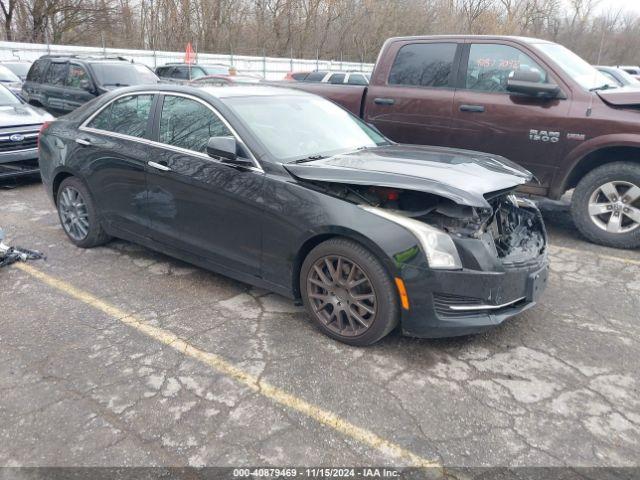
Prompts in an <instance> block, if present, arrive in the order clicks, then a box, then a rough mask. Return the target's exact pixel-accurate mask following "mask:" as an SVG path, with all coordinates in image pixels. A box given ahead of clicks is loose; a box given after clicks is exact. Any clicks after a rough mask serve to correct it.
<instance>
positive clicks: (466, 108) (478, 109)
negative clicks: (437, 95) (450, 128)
mask: <svg viewBox="0 0 640 480" xmlns="http://www.w3.org/2000/svg"><path fill="white" fill-rule="evenodd" d="M460 111H461V112H475V113H482V112H484V105H460Z"/></svg>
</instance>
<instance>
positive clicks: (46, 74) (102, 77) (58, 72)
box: [22, 55, 159, 113]
mask: <svg viewBox="0 0 640 480" xmlns="http://www.w3.org/2000/svg"><path fill="white" fill-rule="evenodd" d="M158 82H159V79H158V77H157V76H156V75H155V74H154V73H153V71H151V69H150V68H149V67H147V66H145V65H142V64H136V63H131V62H130V61H128V60H126V59H124V58H120V57H114V58H109V57H81V56H73V55H72V56H51V55H45V56H43V57H40V58H39V59H38V60H36V61H35V62H34V63H33V65H32V66H31V69H29V73H28V74H27V80H26V81H25V82H24V84H23V85H22V96H23V97H24V99H25V100H27V102H29V103H30V104H32V105H36V106H41V107H44V108H46V109H47V110H50V111H53V112H57V113H67V112H70V111H72V110H74V109H76V108H77V107H79V106H80V105H82V104H83V103H86V102H88V101H89V100H91V99H93V98H94V97H97V96H98V95H102V94H103V93H105V92H108V91H109V90H113V89H114V88H117V87H125V86H129V85H142V84H147V83H148V84H157V83H158Z"/></svg>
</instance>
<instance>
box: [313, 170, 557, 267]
mask: <svg viewBox="0 0 640 480" xmlns="http://www.w3.org/2000/svg"><path fill="white" fill-rule="evenodd" d="M311 183H312V185H310V186H312V187H313V188H314V189H318V190H321V191H323V192H324V193H326V194H329V195H332V196H335V197H338V198H341V199H343V200H346V201H349V202H351V203H355V204H358V205H360V206H361V207H363V208H365V209H366V210H367V211H369V212H371V213H374V214H378V215H380V216H383V217H385V218H388V219H390V220H393V221H396V222H397V223H401V224H403V226H405V227H407V228H408V229H409V230H411V231H412V232H413V233H414V234H416V233H417V236H418V237H420V236H421V232H420V231H418V232H416V227H417V223H414V222H420V223H421V224H423V225H424V226H426V227H427V230H426V233H425V235H427V236H428V237H429V238H428V239H426V241H428V242H431V246H430V247H427V248H429V249H433V248H434V246H435V247H436V249H437V244H438V243H439V244H443V243H446V240H445V239H443V238H442V237H439V236H438V235H437V234H436V232H438V231H439V232H442V233H444V234H446V235H448V236H450V237H451V239H452V241H453V242H455V243H458V242H456V240H465V239H475V240H478V241H480V242H482V244H483V245H484V246H485V247H486V249H487V250H488V251H489V252H490V254H491V255H492V256H493V257H494V258H495V259H496V260H497V261H498V262H499V263H500V264H501V265H502V266H503V267H504V268H512V267H519V266H525V265H530V264H537V263H540V261H541V259H542V258H544V257H545V256H546V244H547V234H546V230H545V227H544V222H543V220H542V216H541V214H540V212H539V210H538V208H537V207H536V206H535V204H533V202H531V201H530V200H528V199H524V198H519V197H516V196H515V195H514V194H513V192H512V190H507V191H499V192H493V193H489V194H487V195H485V199H486V201H487V205H488V207H472V206H468V205H460V204H458V203H456V202H454V201H453V200H451V199H448V198H444V197H442V196H439V195H434V194H432V193H428V192H420V191H415V190H403V189H398V188H389V187H381V186H366V185H349V184H343V183H330V182H311ZM403 219H406V220H403ZM428 227H432V230H428ZM418 230H425V229H424V228H422V229H421V228H418ZM423 243H424V242H423ZM423 247H425V245H424V244H423ZM441 250H442V251H443V252H447V251H449V255H451V256H455V254H451V252H450V250H451V248H450V247H444V248H443V249H441ZM425 253H426V254H427V256H428V257H429V256H430V252H429V251H426V252H425ZM463 258H464V256H463ZM428 260H429V266H430V267H431V268H449V269H456V268H463V267H471V268H475V267H476V266H477V263H476V262H471V263H472V264H471V265H463V262H462V261H461V260H460V259H459V257H457V258H451V259H449V260H448V261H443V260H444V259H443V257H442V256H440V257H439V258H438V259H436V258H435V257H434V258H428ZM434 260H435V264H434ZM484 264H485V265H486V262H484Z"/></svg>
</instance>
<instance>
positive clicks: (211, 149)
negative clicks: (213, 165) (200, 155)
mask: <svg viewBox="0 0 640 480" xmlns="http://www.w3.org/2000/svg"><path fill="white" fill-rule="evenodd" d="M237 151H238V144H237V142H236V139H235V138H234V137H211V138H210V139H209V141H208V142H207V155H209V156H210V157H213V158H219V159H220V160H222V161H223V162H225V163H230V164H232V165H239V166H244V167H251V166H253V162H252V161H251V160H249V159H247V158H242V157H238V153H237Z"/></svg>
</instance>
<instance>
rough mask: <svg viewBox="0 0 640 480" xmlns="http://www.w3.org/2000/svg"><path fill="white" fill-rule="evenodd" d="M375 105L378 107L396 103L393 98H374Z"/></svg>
mask: <svg viewBox="0 0 640 480" xmlns="http://www.w3.org/2000/svg"><path fill="white" fill-rule="evenodd" d="M373 103H375V104H376V105H393V104H394V103H396V101H395V100H394V99H393V98H380V97H378V98H374V99H373Z"/></svg>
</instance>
